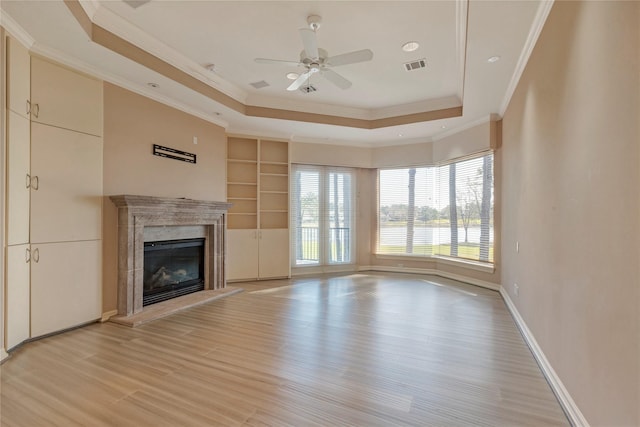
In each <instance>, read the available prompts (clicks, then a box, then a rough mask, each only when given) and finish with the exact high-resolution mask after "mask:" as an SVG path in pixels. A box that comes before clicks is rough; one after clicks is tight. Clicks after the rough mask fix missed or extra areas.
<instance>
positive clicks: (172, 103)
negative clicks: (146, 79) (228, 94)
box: [32, 44, 229, 129]
mask: <svg viewBox="0 0 640 427" xmlns="http://www.w3.org/2000/svg"><path fill="white" fill-rule="evenodd" d="M32 52H33V53H35V54H38V55H40V56H43V57H45V58H47V59H50V60H52V61H56V62H58V63H60V64H63V65H66V66H67V67H70V68H73V69H74V70H76V71H79V72H81V73H85V74H88V75H91V76H93V77H95V78H97V79H100V80H103V81H105V82H109V83H112V84H114V85H116V86H119V87H121V88H123V89H127V90H130V91H131V92H134V93H137V94H138V95H141V96H144V97H146V98H149V99H152V100H154V101H157V102H159V103H161V104H164V105H167V106H169V107H172V108H175V109H176V110H180V111H182V112H184V113H187V114H190V115H192V116H195V117H198V118H200V119H202V120H205V121H207V122H210V123H213V124H215V125H218V126H220V127H223V128H225V129H226V127H227V126H228V125H229V123H228V122H226V121H225V120H222V119H220V117H219V116H214V115H206V114H204V113H203V112H202V111H201V110H197V109H195V108H193V107H190V106H188V105H186V104H183V103H181V102H178V101H177V100H176V99H175V98H171V97H168V96H164V95H161V94H159V93H158V92H155V91H153V90H150V89H148V88H147V87H146V86H142V85H138V84H136V83H133V82H131V81H129V80H126V79H123V78H121V77H118V76H115V75H113V74H110V73H106V72H104V71H102V70H99V69H97V68H94V67H92V66H90V65H88V64H86V63H84V62H82V61H78V60H77V59H75V58H72V57H70V56H68V55H66V54H64V53H62V52H60V51H58V50H57V49H53V48H50V47H45V46H42V45H40V44H36V45H35V46H34V47H33V49H32Z"/></svg>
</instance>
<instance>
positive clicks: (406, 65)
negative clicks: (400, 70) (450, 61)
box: [403, 58, 427, 71]
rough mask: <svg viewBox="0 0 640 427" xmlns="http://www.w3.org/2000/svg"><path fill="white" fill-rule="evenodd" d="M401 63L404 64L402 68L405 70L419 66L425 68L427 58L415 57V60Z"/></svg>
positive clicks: (416, 68) (417, 68)
mask: <svg viewBox="0 0 640 427" xmlns="http://www.w3.org/2000/svg"><path fill="white" fill-rule="evenodd" d="M403 65H404V69H405V70H406V71H413V70H419V69H420V68H426V66H427V60H426V59H424V58H423V59H417V60H415V61H411V62H405V63H404V64H403Z"/></svg>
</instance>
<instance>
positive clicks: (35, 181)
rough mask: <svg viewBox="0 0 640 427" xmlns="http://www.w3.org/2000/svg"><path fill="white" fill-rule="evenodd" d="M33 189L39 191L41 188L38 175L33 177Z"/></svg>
mask: <svg viewBox="0 0 640 427" xmlns="http://www.w3.org/2000/svg"><path fill="white" fill-rule="evenodd" d="M31 188H33V189H34V190H38V188H40V178H38V175H36V176H32V177H31Z"/></svg>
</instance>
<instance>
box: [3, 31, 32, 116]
mask: <svg viewBox="0 0 640 427" xmlns="http://www.w3.org/2000/svg"><path fill="white" fill-rule="evenodd" d="M30 63H31V58H30V57H29V51H28V50H27V48H26V47H24V46H23V45H21V44H20V43H18V42H17V41H16V40H14V39H12V38H11V37H7V106H8V107H9V110H11V111H13V112H14V113H16V114H19V115H20V116H22V117H24V118H25V119H28V118H29V110H30V104H29V99H30V98H31V94H30V92H31V82H30V71H29V68H30Z"/></svg>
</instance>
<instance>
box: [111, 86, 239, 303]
mask: <svg viewBox="0 0 640 427" xmlns="http://www.w3.org/2000/svg"><path fill="white" fill-rule="evenodd" d="M194 136H196V137H197V138H198V144H197V145H194V143H193V137H194ZM154 143H156V144H159V145H163V146H166V147H171V148H176V149H178V150H182V151H187V152H189V153H195V154H196V155H197V163H196V164H190V163H186V162H181V161H178V160H172V159H166V158H163V157H158V156H154V155H152V144H154ZM225 181H226V135H225V133H224V129H222V128H221V127H219V126H216V125H214V124H212V123H209V122H206V121H204V120H201V119H199V118H196V117H194V116H191V115H189V114H186V113H183V112H181V111H178V110H176V109H173V108H171V107H168V106H166V105H163V104H160V103H158V102H155V101H152V100H150V99H148V98H145V97H142V96H139V95H136V94H134V93H132V92H129V91H127V90H125V89H122V88H120V87H117V86H114V85H111V84H108V83H105V85H104V194H105V200H104V203H103V244H104V265H103V283H104V291H103V311H104V312H107V311H110V310H114V309H115V308H116V304H117V301H116V289H117V261H116V260H117V253H116V243H117V239H116V233H117V228H116V227H117V216H116V214H117V211H116V208H115V206H114V205H113V203H112V202H111V201H110V200H109V197H108V196H110V195H115V194H137V195H145V196H162V197H186V198H191V199H201V200H213V201H226V185H225Z"/></svg>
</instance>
